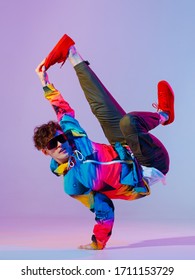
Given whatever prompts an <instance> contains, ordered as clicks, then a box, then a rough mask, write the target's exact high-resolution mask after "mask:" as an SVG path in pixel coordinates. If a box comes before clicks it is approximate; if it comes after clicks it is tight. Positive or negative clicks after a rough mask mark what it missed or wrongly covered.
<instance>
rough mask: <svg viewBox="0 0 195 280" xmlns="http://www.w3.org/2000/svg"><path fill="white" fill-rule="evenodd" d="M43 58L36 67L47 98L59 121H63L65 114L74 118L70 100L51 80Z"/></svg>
mask: <svg viewBox="0 0 195 280" xmlns="http://www.w3.org/2000/svg"><path fill="white" fill-rule="evenodd" d="M44 61H45V60H43V61H42V62H41V63H40V64H39V65H38V66H37V68H36V70H35V71H36V73H37V75H38V77H39V79H40V81H41V84H42V86H43V90H44V92H45V98H46V99H47V100H48V101H49V102H50V104H51V105H52V107H53V108H54V111H55V113H56V115H57V119H58V121H61V119H62V117H63V116H64V115H67V116H70V117H73V118H74V110H73V109H72V108H71V107H70V105H69V104H68V102H66V101H65V100H64V98H63V96H62V95H61V94H60V92H59V91H58V90H57V89H55V87H54V86H53V84H51V83H50V82H49V77H48V74H47V72H46V71H45V66H43V65H44Z"/></svg>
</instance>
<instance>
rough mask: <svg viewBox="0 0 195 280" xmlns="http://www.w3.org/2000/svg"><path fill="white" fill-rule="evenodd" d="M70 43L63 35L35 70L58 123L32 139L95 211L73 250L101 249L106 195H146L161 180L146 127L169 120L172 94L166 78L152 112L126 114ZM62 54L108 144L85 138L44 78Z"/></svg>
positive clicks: (164, 167)
mask: <svg viewBox="0 0 195 280" xmlns="http://www.w3.org/2000/svg"><path fill="white" fill-rule="evenodd" d="M74 44H75V43H74V41H73V40H72V39H71V38H70V37H69V36H68V35H64V36H63V37H62V38H61V39H60V41H59V42H58V43H57V45H56V46H55V47H54V48H53V50H52V51H51V52H50V54H49V55H48V56H47V57H46V59H45V60H43V61H42V62H41V63H40V64H39V65H38V67H37V69H36V73H37V74H38V76H39V78H40V80H41V83H42V86H43V89H44V92H45V97H46V99H47V100H49V102H50V104H51V105H52V107H53V108H54V110H55V112H56V115H57V119H58V122H52V121H50V122H49V123H47V124H43V125H41V126H38V127H36V128H35V130H34V143H35V147H36V148H37V149H38V150H41V151H42V152H43V153H44V154H45V155H49V156H50V157H51V158H52V159H51V164H50V167H51V170H52V172H53V173H54V174H56V175H57V176H60V175H62V176H63V177H64V189H65V192H66V193H67V194H68V195H70V196H71V197H73V198H75V199H78V200H79V201H81V202H82V203H83V204H84V205H85V206H87V207H88V208H89V209H90V210H91V211H92V212H94V213H95V220H96V224H95V226H94V229H93V235H92V241H91V243H89V244H86V245H81V246H80V247H79V248H80V249H89V250H101V249H103V248H104V247H105V246H106V243H107V241H108V239H109V238H110V236H111V233H112V227H113V223H114V205H113V202H112V200H111V199H124V200H134V199H138V198H142V197H145V196H147V195H149V194H150V186H151V185H152V184H153V183H155V182H158V181H160V180H161V181H163V180H164V178H165V175H166V173H167V172H168V170H169V156H168V153H167V151H166V149H165V147H164V146H163V144H162V143H161V142H160V141H159V140H158V139H157V138H156V137H154V136H153V135H152V134H150V133H149V131H150V130H151V129H153V128H155V127H156V126H158V125H159V124H162V125H168V124H170V123H172V122H173V121H174V94H173V91H172V89H171V87H170V85H169V84H168V83H167V82H166V81H160V82H159V83H158V105H156V108H157V112H155V113H151V112H132V113H128V114H126V112H125V111H124V110H123V109H122V108H121V106H120V105H119V104H118V103H117V102H116V100H115V99H114V98H113V97H112V95H111V94H110V93H109V92H108V90H107V89H106V88H105V87H104V85H103V84H102V83H101V81H100V80H99V79H98V77H97V76H96V75H95V73H94V72H93V71H92V70H91V68H90V67H89V63H88V62H86V61H84V60H83V59H82V57H81V56H80V54H79V53H78V52H77V50H76V48H75V46H74ZM67 58H68V60H69V61H70V63H71V64H72V65H73V67H74V69H75V71H76V74H77V77H78V79H79V82H80V85H81V87H82V89H83V92H84V94H85V97H86V99H87V100H88V102H89V105H90V107H91V110H92V112H93V113H94V114H95V116H96V117H97V118H98V120H99V122H100V125H101V126H102V129H103V131H104V134H105V136H106V137H107V139H108V141H109V143H110V145H106V144H99V143H95V142H92V141H91V140H90V139H89V138H88V136H87V133H86V132H85V130H84V129H83V128H81V126H80V125H79V123H78V121H77V120H76V119H75V118H74V110H73V109H72V108H71V107H70V105H69V104H68V103H67V102H66V101H65V100H64V99H63V97H62V95H61V94H60V93H59V91H58V90H57V89H55V87H54V86H53V84H51V83H50V82H49V78H48V74H47V72H46V70H47V69H48V68H49V67H50V66H51V65H53V64H55V63H61V62H62V64H63V63H64V62H65V61H66V59H67Z"/></svg>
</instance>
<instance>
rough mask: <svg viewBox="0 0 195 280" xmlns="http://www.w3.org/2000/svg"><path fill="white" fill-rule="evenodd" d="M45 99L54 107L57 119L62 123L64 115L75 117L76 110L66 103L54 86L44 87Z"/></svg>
mask: <svg viewBox="0 0 195 280" xmlns="http://www.w3.org/2000/svg"><path fill="white" fill-rule="evenodd" d="M43 90H44V93H45V98H46V99H47V100H48V101H49V102H50V104H51V105H52V107H53V109H54V111H55V113H56V115H57V119H58V121H59V122H60V121H61V119H62V117H63V116H64V115H67V116H70V117H73V118H74V116H75V113H74V110H73V109H72V108H71V107H70V105H69V104H68V102H66V101H65V100H64V98H63V96H62V95H61V94H60V92H59V91H58V90H57V89H56V88H55V87H54V85H53V84H48V85H47V86H45V87H43Z"/></svg>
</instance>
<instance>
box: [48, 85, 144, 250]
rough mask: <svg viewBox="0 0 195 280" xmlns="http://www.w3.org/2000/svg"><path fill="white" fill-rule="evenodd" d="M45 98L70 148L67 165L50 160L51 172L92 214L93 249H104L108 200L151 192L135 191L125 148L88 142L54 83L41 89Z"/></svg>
mask: <svg viewBox="0 0 195 280" xmlns="http://www.w3.org/2000/svg"><path fill="white" fill-rule="evenodd" d="M44 92H45V97H46V99H47V100H48V101H49V102H50V104H51V105H52V107H53V108H54V110H55V112H56V115H57V119H58V122H59V124H60V126H61V128H62V130H63V132H64V133H65V134H66V136H67V138H68V142H69V144H70V145H71V146H72V147H73V151H72V154H71V155H70V158H69V161H68V163H65V164H61V165H59V164H58V163H57V162H56V161H55V160H54V159H52V160H51V164H50V168H51V171H52V172H53V173H54V174H56V175H57V176H60V175H62V176H63V177H64V190H65V192H66V193H67V194H68V195H70V196H71V197H73V198H75V199H77V200H79V201H80V202H82V203H83V204H84V205H85V206H86V207H88V208H89V209H90V210H91V211H92V212H94V213H95V221H96V224H95V226H94V229H93V235H92V246H94V248H95V249H103V248H104V247H105V245H106V242H107V241H108V239H109V238H110V236H111V233H112V227H113V223H114V205H113V202H112V200H111V199H125V200H134V199H137V198H141V197H143V196H146V195H148V194H149V193H150V191H149V188H148V186H147V191H146V188H143V192H142V188H138V189H139V192H137V191H136V188H133V187H135V186H136V184H137V183H139V180H140V174H139V173H140V171H139V167H138V166H137V164H136V162H135V160H134V159H133V158H132V156H130V153H128V149H127V148H126V147H122V146H121V144H120V143H116V145H115V147H112V146H111V145H106V144H99V143H95V142H93V141H91V140H90V139H89V138H88V136H87V134H86V132H85V130H84V129H83V128H82V127H81V126H80V125H79V122H78V121H77V120H76V119H75V118H74V116H75V114H74V110H73V109H72V108H71V107H70V106H69V104H68V103H67V102H66V101H65V100H64V98H63V97H62V95H61V94H60V92H59V91H58V90H56V89H55V87H54V86H53V84H49V85H47V86H46V87H44Z"/></svg>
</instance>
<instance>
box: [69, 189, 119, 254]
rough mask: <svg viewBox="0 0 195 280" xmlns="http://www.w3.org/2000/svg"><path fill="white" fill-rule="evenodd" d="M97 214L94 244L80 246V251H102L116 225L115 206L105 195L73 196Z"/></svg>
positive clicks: (93, 193)
mask: <svg viewBox="0 0 195 280" xmlns="http://www.w3.org/2000/svg"><path fill="white" fill-rule="evenodd" d="M72 197H74V198H76V199H78V200H79V201H80V202H82V203H83V204H84V205H85V206H86V207H88V208H89V209H90V210H91V211H92V212H94V213H95V220H96V224H95V226H94V228H93V235H92V238H91V240H92V242H91V243H90V244H87V245H81V246H79V249H87V250H102V249H104V247H105V246H106V243H107V241H108V239H109V238H110V236H111V234H112V227H113V224H114V205H113V203H112V201H111V200H110V199H109V198H108V197H107V196H106V195H104V194H102V193H99V192H92V191H91V192H90V193H88V194H85V195H74V196H72Z"/></svg>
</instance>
